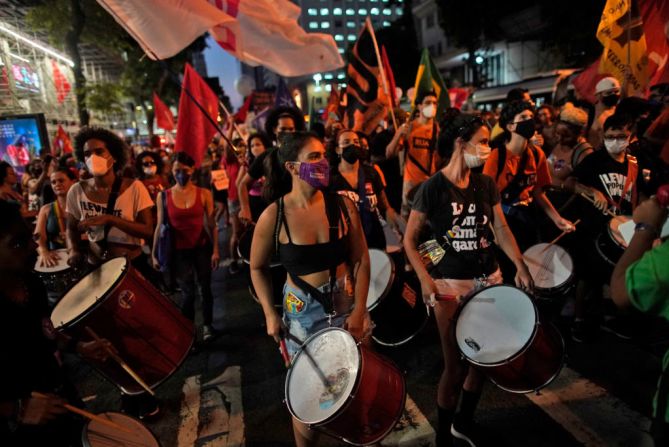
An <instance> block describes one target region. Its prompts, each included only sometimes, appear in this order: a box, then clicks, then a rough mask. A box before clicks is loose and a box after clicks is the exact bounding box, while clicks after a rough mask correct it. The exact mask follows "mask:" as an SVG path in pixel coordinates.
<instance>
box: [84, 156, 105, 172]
mask: <svg viewBox="0 0 669 447" xmlns="http://www.w3.org/2000/svg"><path fill="white" fill-rule="evenodd" d="M109 161H110V160H108V159H106V158H105V157H100V156H99V155H95V154H93V155H91V156H90V157H88V158H87V159H86V167H87V168H88V172H90V173H91V174H92V175H94V176H98V177H99V176H102V175H105V174H106V173H107V172H109V169H110V168H111V166H110V165H109Z"/></svg>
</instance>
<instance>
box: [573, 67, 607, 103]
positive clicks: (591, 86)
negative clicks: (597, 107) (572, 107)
mask: <svg viewBox="0 0 669 447" xmlns="http://www.w3.org/2000/svg"><path fill="white" fill-rule="evenodd" d="M607 76H610V75H607V74H602V73H599V59H597V60H596V61H595V62H593V63H592V65H590V66H589V67H588V68H586V69H585V70H583V71H582V72H580V73H579V74H578V75H577V76H576V77H575V78H574V79H573V80H572V81H571V83H572V84H574V89H576V93H578V94H579V96H580V97H581V98H583V99H585V100H586V101H588V102H590V103H592V104H594V103H595V102H596V101H597V100H596V98H595V86H596V85H597V83H598V82H599V81H600V80H601V79H603V78H605V77H607Z"/></svg>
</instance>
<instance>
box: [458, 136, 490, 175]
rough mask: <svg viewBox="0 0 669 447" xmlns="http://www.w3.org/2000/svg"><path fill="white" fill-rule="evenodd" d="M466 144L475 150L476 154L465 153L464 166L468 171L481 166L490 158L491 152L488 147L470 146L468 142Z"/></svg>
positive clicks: (481, 145)
mask: <svg viewBox="0 0 669 447" xmlns="http://www.w3.org/2000/svg"><path fill="white" fill-rule="evenodd" d="M467 144H468V145H470V146H473V147H475V148H476V154H470V153H469V152H467V151H465V152H464V155H465V165H466V166H467V167H468V168H469V169H471V168H478V167H479V166H483V164H484V163H485V161H486V160H487V159H488V157H490V152H492V149H490V146H484V145H483V144H472V143H469V142H468V143H467Z"/></svg>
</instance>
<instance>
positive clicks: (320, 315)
mask: <svg viewBox="0 0 669 447" xmlns="http://www.w3.org/2000/svg"><path fill="white" fill-rule="evenodd" d="M329 289H330V285H329V284H324V285H322V286H320V287H318V290H319V291H321V292H323V293H326V292H328V290H329ZM337 290H338V288H337V287H336V286H335V295H338V293H337ZM339 295H340V294H339ZM351 304H352V302H351ZM350 310H351V309H350V307H349V310H348V312H345V313H337V314H336V315H334V316H333V317H332V319H331V320H330V318H329V316H328V314H326V313H325V309H324V308H323V305H322V304H321V303H319V302H318V300H316V299H315V298H313V297H312V296H311V295H310V294H309V293H306V292H304V291H303V290H302V289H300V288H298V287H295V286H292V285H290V284H288V283H285V284H284V286H283V322H284V324H285V325H286V328H287V329H288V331H289V332H290V333H291V335H293V336H294V337H296V338H298V339H300V340H302V341H306V340H307V338H309V337H311V336H312V335H313V334H315V333H316V332H318V331H320V330H322V329H325V328H328V327H342V326H343V325H344V322H345V321H346V318H347V317H348V316H349V315H350ZM286 347H287V348H288V353H289V354H290V356H291V357H292V356H294V355H295V354H296V353H297V351H299V349H300V344H299V343H297V342H296V341H295V340H292V339H290V338H287V339H286Z"/></svg>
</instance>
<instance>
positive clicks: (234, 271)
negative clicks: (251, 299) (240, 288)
mask: <svg viewBox="0 0 669 447" xmlns="http://www.w3.org/2000/svg"><path fill="white" fill-rule="evenodd" d="M228 272H230V274H231V275H236V274H237V273H239V265H238V264H237V263H236V262H232V263H231V264H230V266H229V267H228Z"/></svg>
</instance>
